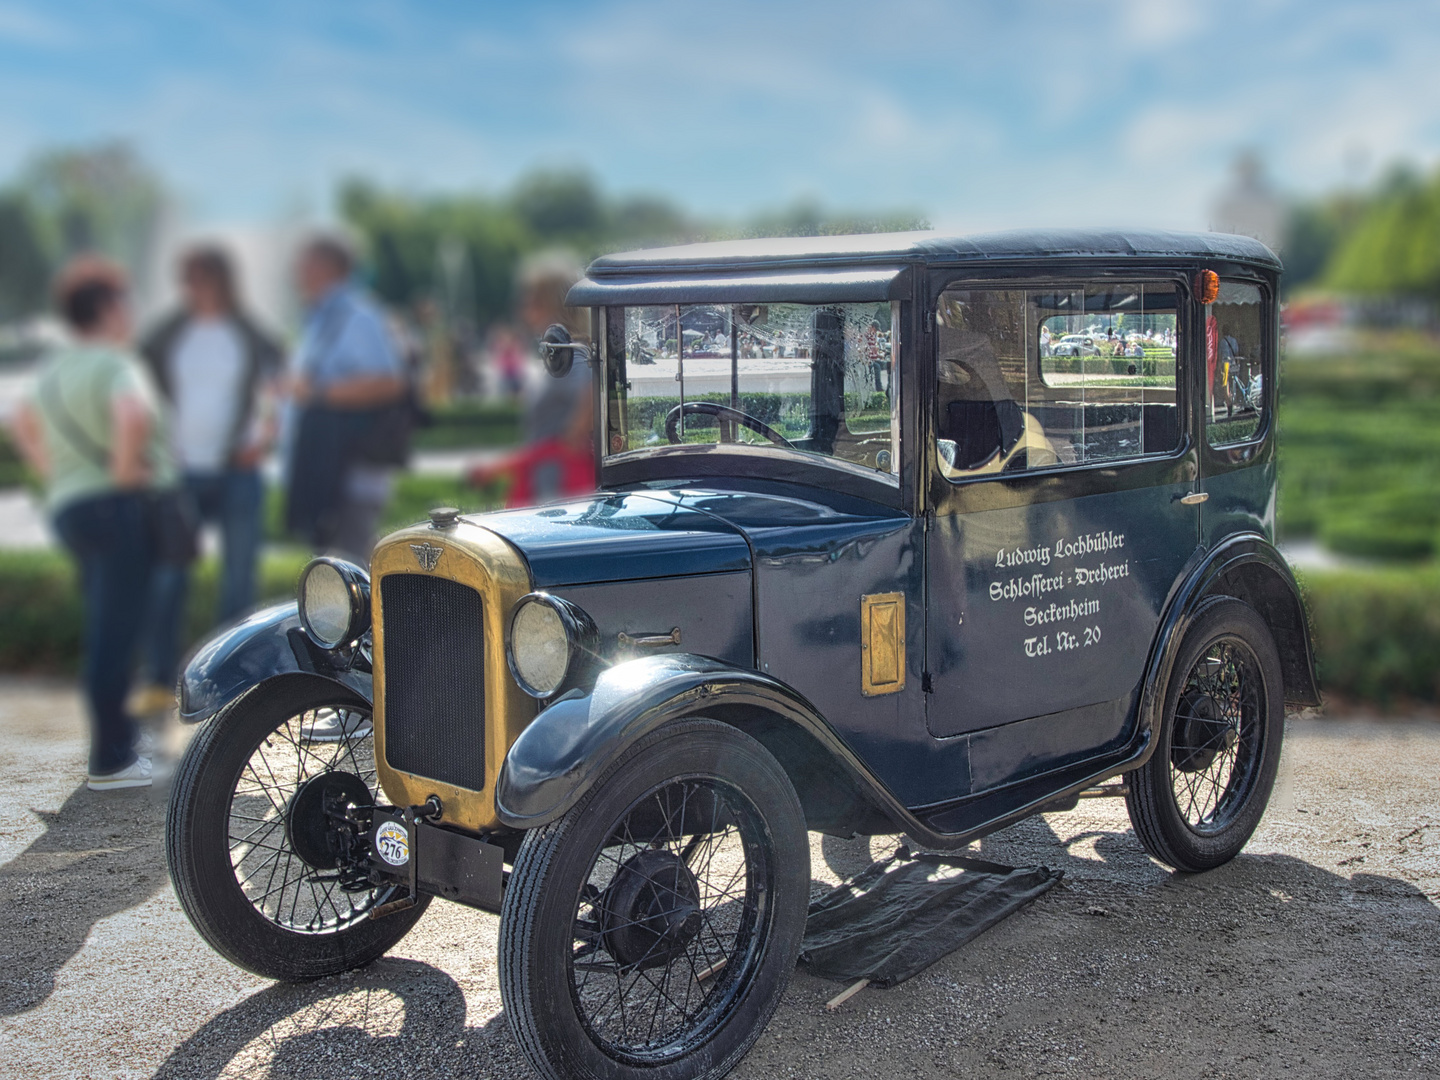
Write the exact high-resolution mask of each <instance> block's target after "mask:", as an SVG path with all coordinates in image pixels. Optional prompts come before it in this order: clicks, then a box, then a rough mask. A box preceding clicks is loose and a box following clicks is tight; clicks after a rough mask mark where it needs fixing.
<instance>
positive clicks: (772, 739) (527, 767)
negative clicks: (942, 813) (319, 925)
mask: <svg viewBox="0 0 1440 1080" xmlns="http://www.w3.org/2000/svg"><path fill="white" fill-rule="evenodd" d="M687 716H704V717H708V718H710V719H713V720H720V721H722V722H725V723H730V724H734V725H735V726H736V727H738V728H740V729H741V730H744V731H746V732H748V733H750V734H752V735H754V736H755V737H756V738H758V739H760V741H761V742H763V743H764V744H765V745H766V746H767V747H768V748H770V749H771V750H772V752H774V753H775V754H776V757H777V758H778V759H779V760H780V761H781V764H782V765H783V766H784V767H785V768H786V771H787V772H788V773H790V776H791V780H792V782H794V784H795V787H796V789H797V791H798V793H799V794H800V796H801V801H802V803H805V804H807V805H806V810H807V817H810V818H811V819H812V822H811V823H812V827H819V826H818V825H817V824H816V822H815V820H814V817H815V814H814V813H812V806H823V807H824V808H825V809H826V810H828V812H830V813H833V814H836V815H844V816H846V817H849V818H853V817H854V815H855V813H856V812H857V808H858V813H860V814H861V815H862V816H863V815H864V814H867V813H868V814H869V816H870V817H871V818H882V819H886V820H889V821H894V822H896V823H899V824H900V827H901V828H904V827H905V826H906V824H915V825H918V822H915V820H914V818H913V817H912V816H911V815H910V814H909V812H908V811H907V810H905V808H904V807H903V806H901V804H900V803H899V802H898V801H897V800H896V799H895V797H894V796H893V795H892V794H891V793H890V792H889V790H888V789H887V788H885V786H884V785H883V784H882V783H881V782H880V781H879V780H878V779H877V778H876V777H875V776H874V775H873V774H871V773H870V771H869V770H868V769H867V768H866V767H865V766H864V764H863V763H862V762H860V761H859V759H858V758H856V757H855V755H854V754H853V753H852V752H851V750H850V748H849V747H848V746H846V745H845V743H844V742H843V741H841V739H840V738H839V737H838V736H837V735H836V734H835V733H834V731H833V730H831V728H830V726H829V725H828V724H827V723H826V722H825V720H824V718H823V717H821V716H820V715H819V713H817V712H816V711H815V708H814V706H812V705H811V704H810V703H809V702H808V701H806V700H805V698H804V697H803V696H801V695H800V694H798V693H797V692H796V691H795V690H793V689H791V688H790V687H788V686H786V685H785V684H784V683H782V682H779V681H778V680H775V679H772V678H770V677H769V676H768V675H764V674H762V673H760V672H758V671H754V670H751V669H745V668H735V667H731V666H729V665H726V664H724V663H721V662H720V661H718V660H712V659H710V658H709V657H702V656H694V655H690V654H685V653H669V654H663V655H659V656H649V657H645V658H643V659H638V660H630V661H627V662H625V663H622V664H617V665H615V666H614V667H611V668H607V669H606V670H605V671H603V672H602V673H601V674H600V677H599V678H598V679H596V681H595V685H594V686H593V687H592V688H591V689H589V690H588V691H585V690H578V689H577V690H572V691H570V692H569V693H567V694H565V695H563V696H562V697H560V698H558V699H557V700H556V701H554V702H553V703H552V704H551V705H550V706H549V707H548V708H546V709H545V710H544V711H542V712H541V713H540V714H539V715H538V716H537V717H536V718H535V719H534V721H532V722H531V723H530V725H529V726H528V727H526V728H525V730H524V731H522V732H521V733H520V736H519V738H517V739H516V740H515V742H514V743H513V744H512V745H511V747H510V750H509V753H508V754H507V755H506V757H505V763H504V764H503V765H502V766H501V769H500V776H499V779H498V780H497V782H496V785H495V813H496V816H497V817H499V819H500V820H501V821H502V822H504V823H505V824H506V825H509V826H511V827H513V828H517V829H533V828H536V827H538V826H540V825H544V824H547V823H548V822H551V821H554V820H555V819H556V818H558V817H560V816H561V815H562V814H564V813H566V812H567V811H568V810H569V809H570V808H571V807H573V806H574V805H575V804H576V803H577V802H579V801H580V799H581V798H582V797H583V796H584V795H585V793H586V792H587V791H589V790H590V788H591V787H592V786H593V785H594V784H595V782H596V781H597V780H598V779H599V778H600V777H601V776H603V775H604V773H605V772H606V770H608V769H609V768H610V766H611V765H613V764H614V763H615V762H616V761H618V760H619V758H620V757H621V755H623V754H624V753H625V751H626V750H628V749H629V748H630V747H631V746H633V745H634V744H635V743H636V742H638V741H639V740H640V739H642V738H644V737H645V736H646V735H648V734H649V733H650V732H652V731H654V730H655V729H656V728H658V727H660V726H661V725H662V724H665V723H667V722H669V721H671V720H677V719H680V718H682V717H687ZM797 769H798V770H801V772H800V774H797ZM822 824H823V822H822Z"/></svg>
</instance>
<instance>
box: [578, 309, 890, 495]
mask: <svg viewBox="0 0 1440 1080" xmlns="http://www.w3.org/2000/svg"><path fill="white" fill-rule="evenodd" d="M708 303H710V302H709V301H708V300H700V299H697V300H695V301H692V302H691V303H688V304H687V303H686V302H684V301H681V302H680V303H679V304H678V305H676V306H678V307H682V308H683V307H689V306H692V304H700V305H707V304H708ZM740 303H745V302H744V301H741V302H740ZM799 303H802V304H804V305H806V306H815V307H821V306H828V305H827V304H825V302H823V301H817V300H814V299H806V300H804V301H799ZM835 303H836V304H853V303H856V301H855V300H853V299H852V298H849V297H847V298H845V299H842V300H836V301H835ZM874 303H876V304H882V303H888V304H889V305H890V313H891V330H890V338H891V341H890V359H889V363H890V367H889V372H890V380H891V383H890V385H891V387H892V392H891V394H890V451H889V452H890V454H891V461H892V463H893V468H892V470H891V471H890V472H883V471H880V470H878V469H875V468H870V467H867V466H865V465H861V464H858V463H856V462H852V461H848V460H845V459H843V458H838V457H832V456H829V455H825V454H820V453H814V452H811V451H807V450H799V449H795V450H792V449H787V448H785V447H781V446H775V445H771V444H754V443H740V442H730V443H724V442H718V441H717V442H712V443H681V444H667V443H661V444H658V445H654V446H643V447H636V448H634V449H630V450H624V451H621V452H618V453H613V454H612V453H609V452H608V450H609V447H610V445H611V443H610V440H611V434H612V431H611V388H612V385H613V381H614V380H615V379H616V378H617V373H618V370H619V369H618V368H617V367H616V366H615V365H614V363H613V361H614V357H613V356H612V352H611V342H612V337H611V335H612V332H615V331H614V330H612V326H611V320H612V319H618V320H619V321H620V326H619V329H618V333H619V334H620V336H621V340H623V336H624V332H625V329H624V318H625V311H626V310H627V308H628V307H634V306H637V305H615V306H612V307H597V308H594V309H592V311H593V313H594V323H593V328H594V337H595V339H596V341H597V343H598V346H599V348H598V349H597V354H598V355H597V357H596V363H597V373H598V375H599V377H598V378H597V379H596V380H595V382H596V388H595V397H596V402H595V404H596V417H595V419H596V433H597V435H596V438H597V442H596V451H597V458H598V461H599V468H600V479H601V486H602V487H603V488H606V489H612V488H617V487H629V486H634V485H637V484H652V483H657V482H666V481H675V480H681V481H685V480H700V479H707V478H729V479H742V480H776V481H781V482H790V483H799V484H806V485H809V486H821V487H828V488H832V489H835V490H840V491H844V492H846V493H849V494H854V495H858V496H860V497H863V498H867V499H870V500H873V501H879V502H883V503H886V504H888V505H891V506H896V507H900V506H904V505H905V504H906V503H907V502H908V501H909V500H908V499H907V498H906V497H905V492H906V489H907V487H908V486H913V483H914V462H913V461H911V460H910V457H913V454H912V450H913V441H912V440H910V439H908V438H907V433H906V417H907V415H908V412H909V411H911V410H910V408H909V406H910V404H911V401H912V399H913V395H914V386H913V384H912V380H911V378H910V377H909V375H908V374H907V372H908V371H909V369H910V368H911V366H912V365H910V364H909V363H908V362H907V361H906V360H905V357H906V356H908V355H909V353H910V352H911V351H912V349H913V344H912V341H911V338H912V336H913V335H912V334H911V333H909V332H907V331H908V323H907V322H906V320H907V319H908V318H909V308H910V304H909V302H908V301H902V300H898V299H878V298H877V299H876V300H875V301H874ZM638 306H655V305H638ZM662 306H670V304H669V303H668V302H667V303H666V304H664V305H662ZM734 306H739V304H736V305H734ZM682 352H683V347H682ZM681 363H682V364H683V357H682V358H681ZM737 364H738V357H737V356H736V355H735V353H734V352H733V350H732V355H731V365H732V377H735V376H736V373H737V372H738V367H737ZM626 375H627V377H628V376H629V372H628V370H627V371H626Z"/></svg>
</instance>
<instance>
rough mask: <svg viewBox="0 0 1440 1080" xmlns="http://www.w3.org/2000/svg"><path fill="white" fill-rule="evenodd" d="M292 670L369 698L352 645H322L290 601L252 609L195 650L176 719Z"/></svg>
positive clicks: (208, 710)
mask: <svg viewBox="0 0 1440 1080" xmlns="http://www.w3.org/2000/svg"><path fill="white" fill-rule="evenodd" d="M297 675H303V676H307V677H309V678H312V679H323V680H328V681H330V682H333V683H337V684H339V686H341V687H343V688H344V690H345V692H346V694H347V695H350V696H352V697H358V698H360V699H361V700H363V702H364V703H365V704H367V705H368V704H370V703H371V702H372V700H373V697H374V692H373V690H372V687H371V675H370V665H369V663H368V662H367V661H366V659H365V657H364V656H363V655H361V653H360V652H359V650H357V649H335V650H333V651H327V650H325V649H322V648H320V647H319V646H318V645H316V644H315V643H314V642H313V641H311V640H310V637H309V635H308V634H306V633H305V630H304V628H302V627H301V625H300V615H299V611H298V608H297V605H296V604H295V602H294V601H291V602H290V603H288V604H277V605H276V606H275V607H271V608H266V609H264V610H263V611H257V612H256V613H255V614H254V615H251V616H250V617H249V618H247V619H244V620H242V621H240V622H238V623H236V624H235V625H234V626H231V627H229V628H228V629H226V630H222V631H221V632H220V633H218V634H216V635H215V636H214V637H212V638H211V639H210V640H208V641H206V642H205V643H204V644H203V645H201V646H200V648H199V649H198V650H196V652H195V654H194V656H192V657H191V659H190V662H189V663H188V664H187V665H186V666H185V673H184V674H183V675H181V676H180V687H179V695H180V719H181V720H183V721H184V722H185V723H187V724H193V723H196V722H197V721H200V720H204V719H206V718H207V717H210V716H213V715H214V714H215V713H217V712H219V711H220V710H221V709H222V708H224V707H225V706H226V705H228V704H229V703H230V702H232V701H234V700H235V699H236V698H238V697H240V695H242V694H245V693H248V692H250V691H251V690H253V689H255V688H257V687H262V686H266V685H268V684H270V683H272V682H273V681H274V680H276V679H281V678H288V677H293V676H297Z"/></svg>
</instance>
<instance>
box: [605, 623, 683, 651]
mask: <svg viewBox="0 0 1440 1080" xmlns="http://www.w3.org/2000/svg"><path fill="white" fill-rule="evenodd" d="M616 640H617V641H619V643H620V647H621V648H624V649H659V648H663V647H664V646H666V645H679V644H680V628H679V627H678V626H677V627H675V628H674V629H673V630H671V631H670V632H669V633H668V634H627V633H625V631H623V630H622V631H620V633H619V634H618V635H617V636H616Z"/></svg>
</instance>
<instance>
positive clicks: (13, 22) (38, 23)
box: [0, 4, 74, 49]
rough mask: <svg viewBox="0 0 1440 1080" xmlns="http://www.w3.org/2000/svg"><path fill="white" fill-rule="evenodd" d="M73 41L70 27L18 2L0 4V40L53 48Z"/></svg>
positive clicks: (13, 43) (14, 43)
mask: <svg viewBox="0 0 1440 1080" xmlns="http://www.w3.org/2000/svg"><path fill="white" fill-rule="evenodd" d="M73 41H74V36H73V35H72V33H71V31H70V28H69V27H67V26H65V25H64V24H63V23H60V22H57V21H56V20H54V19H52V18H50V16H48V15H43V14H41V13H40V12H39V11H36V10H35V9H34V8H29V7H22V6H20V5H19V4H0V42H8V43H9V44H12V45H21V46H29V47H34V48H43V49H54V48H62V47H65V46H68V45H70V44H72V43H73Z"/></svg>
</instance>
